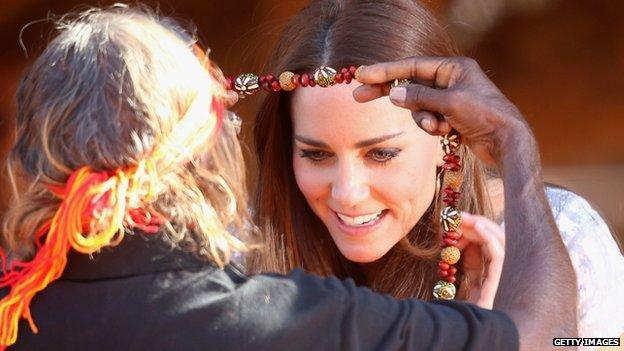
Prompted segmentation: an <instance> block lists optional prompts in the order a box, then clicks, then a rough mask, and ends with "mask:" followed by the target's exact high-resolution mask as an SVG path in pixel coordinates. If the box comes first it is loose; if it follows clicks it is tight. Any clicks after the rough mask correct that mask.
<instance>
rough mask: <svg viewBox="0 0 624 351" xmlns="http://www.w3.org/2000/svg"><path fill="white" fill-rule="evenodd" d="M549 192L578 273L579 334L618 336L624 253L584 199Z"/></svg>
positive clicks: (623, 315) (622, 320)
mask: <svg viewBox="0 0 624 351" xmlns="http://www.w3.org/2000/svg"><path fill="white" fill-rule="evenodd" d="M546 194H547V196H548V201H549V202H550V206H551V208H552V211H553V215H554V217H555V221H556V222H557V227H558V228H559V232H560V233H561V237H562V238H563V242H564V243H565V246H566V248H567V249H568V253H569V254H570V258H571V260H572V265H573V266H574V270H575V271H576V275H577V281H578V288H579V290H578V297H579V302H578V317H579V323H578V328H579V337H586V338H588V337H619V336H620V335H622V333H624V298H623V297H624V256H622V253H621V252H620V249H619V248H618V245H617V244H616V242H615V240H614V239H613V236H612V234H611V231H610V230H609V228H608V226H607V225H606V224H605V222H604V220H603V219H602V217H600V215H599V214H598V213H597V212H596V211H595V210H594V209H593V208H592V207H591V206H590V204H589V203H588V202H587V201H585V199H583V198H582V197H580V196H578V195H576V194H574V193H572V192H570V191H568V190H564V189H559V188H548V189H547V190H546ZM562 337H565V335H562ZM583 349H586V350H587V349H588V348H583Z"/></svg>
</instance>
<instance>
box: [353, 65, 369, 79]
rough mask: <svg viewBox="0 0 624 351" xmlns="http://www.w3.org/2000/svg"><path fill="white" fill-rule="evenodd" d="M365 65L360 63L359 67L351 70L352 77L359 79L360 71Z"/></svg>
mask: <svg viewBox="0 0 624 351" xmlns="http://www.w3.org/2000/svg"><path fill="white" fill-rule="evenodd" d="M364 67H366V66H365V65H362V66H360V67H358V68H357V69H356V70H355V72H353V78H355V80H360V73H361V72H362V69H363V68H364Z"/></svg>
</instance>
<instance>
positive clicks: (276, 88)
mask: <svg viewBox="0 0 624 351" xmlns="http://www.w3.org/2000/svg"><path fill="white" fill-rule="evenodd" d="M364 67H365V66H359V67H357V68H356V67H355V66H349V67H343V68H340V69H338V70H336V69H333V68H331V67H327V66H323V67H320V68H318V69H317V70H316V71H315V72H314V73H313V74H311V75H310V74H308V73H302V74H296V73H293V72H290V71H286V72H283V73H281V74H280V75H279V76H278V77H277V78H276V77H275V76H274V75H272V74H267V75H262V76H258V75H256V74H254V73H243V74H240V75H238V76H237V77H236V78H232V77H228V78H226V87H227V89H228V90H232V91H235V92H237V93H238V94H239V96H241V97H244V96H245V95H253V94H254V93H256V92H258V91H259V90H260V89H262V90H265V91H267V92H280V91H293V90H295V89H296V88H297V87H315V86H317V85H318V86H320V87H323V88H326V87H330V86H332V85H335V84H341V83H345V84H349V83H351V81H352V80H353V79H356V80H358V78H359V74H360V72H361V71H362V69H363V68H364ZM412 83H413V82H412V81H411V80H410V79H396V80H394V81H393V82H392V83H391V84H390V85H391V86H392V87H396V86H405V85H409V84H412ZM440 142H441V144H442V149H443V150H444V157H443V161H444V164H443V166H442V167H443V169H444V178H443V183H442V186H441V189H442V191H443V198H442V202H443V206H442V207H443V208H442V211H441V212H440V225H441V227H442V236H441V238H442V244H441V246H442V250H441V252H440V261H439V263H438V267H439V270H438V275H439V277H440V280H439V281H438V282H437V283H436V284H435V286H434V288H433V296H434V297H435V298H436V299H438V300H452V299H454V298H455V294H456V291H457V289H456V287H455V281H456V279H457V278H456V274H457V272H458V271H457V267H456V265H457V263H458V262H459V260H460V258H461V252H460V251H459V249H458V248H457V246H456V245H457V241H458V240H459V239H460V238H461V236H462V233H461V231H460V230H459V225H460V223H461V211H460V210H459V209H458V208H457V205H458V203H459V200H460V197H461V193H460V192H459V190H460V188H461V185H462V182H463V174H462V173H461V168H462V166H461V162H460V161H461V160H460V156H459V155H457V154H456V153H457V150H458V149H459V147H460V143H461V138H460V135H459V133H457V131H455V130H452V131H451V132H450V133H449V134H447V135H445V136H444V137H443V138H442V140H441V141H440Z"/></svg>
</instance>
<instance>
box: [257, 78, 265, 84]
mask: <svg viewBox="0 0 624 351" xmlns="http://www.w3.org/2000/svg"><path fill="white" fill-rule="evenodd" d="M258 82H260V84H262V83H264V82H266V77H265V76H260V78H258Z"/></svg>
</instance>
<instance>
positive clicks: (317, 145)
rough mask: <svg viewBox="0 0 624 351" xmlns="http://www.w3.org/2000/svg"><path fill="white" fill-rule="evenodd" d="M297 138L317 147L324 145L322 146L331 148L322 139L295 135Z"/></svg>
mask: <svg viewBox="0 0 624 351" xmlns="http://www.w3.org/2000/svg"><path fill="white" fill-rule="evenodd" d="M295 140H297V141H300V142H302V143H304V144H307V145H310V146H315V147H322V148H326V149H327V148H329V145H327V144H325V143H324V142H322V141H318V140H314V139H311V138H308V137H305V136H303V135H295Z"/></svg>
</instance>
